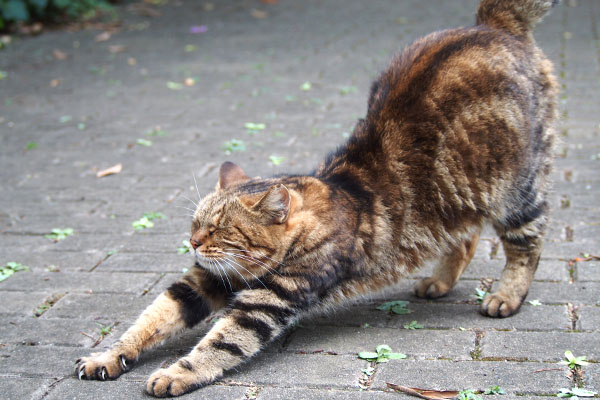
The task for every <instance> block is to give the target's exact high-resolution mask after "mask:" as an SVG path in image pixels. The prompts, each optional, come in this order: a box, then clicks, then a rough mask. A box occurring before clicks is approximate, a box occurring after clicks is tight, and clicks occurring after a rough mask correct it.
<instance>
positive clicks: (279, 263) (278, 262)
mask: <svg viewBox="0 0 600 400" xmlns="http://www.w3.org/2000/svg"><path fill="white" fill-rule="evenodd" d="M225 250H227V251H241V252H244V253H250V255H249V256H250V257H253V258H255V259H257V260H258V258H256V257H254V256H253V255H252V252H251V251H250V250H242V249H225ZM258 254H260V256H261V258H266V259H268V260H271V261H273V262H274V263H277V265H278V266H284V265H285V264H284V263H282V262H280V261H277V260H275V259H273V258H271V257H269V256H266V255H264V254H262V253H258ZM259 261H260V260H259Z"/></svg>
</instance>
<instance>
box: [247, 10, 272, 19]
mask: <svg viewBox="0 0 600 400" xmlns="http://www.w3.org/2000/svg"><path fill="white" fill-rule="evenodd" d="M250 15H252V16H253V17H254V18H258V19H265V18H267V17H268V16H269V13H267V12H266V11H262V10H257V9H256V8H255V9H253V10H252V11H250Z"/></svg>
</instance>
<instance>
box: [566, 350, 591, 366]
mask: <svg viewBox="0 0 600 400" xmlns="http://www.w3.org/2000/svg"><path fill="white" fill-rule="evenodd" d="M565 358H566V360H562V361H560V362H559V364H564V365H568V366H569V369H576V368H580V367H583V366H585V365H588V364H589V362H587V361H586V360H587V357H586V356H581V357H575V356H574V355H573V353H572V352H571V350H567V351H565Z"/></svg>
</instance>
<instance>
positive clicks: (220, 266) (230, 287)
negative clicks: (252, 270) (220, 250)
mask: <svg viewBox="0 0 600 400" xmlns="http://www.w3.org/2000/svg"><path fill="white" fill-rule="evenodd" d="M215 262H216V265H217V267H219V268H220V269H221V270H222V271H223V274H224V275H225V279H227V283H228V284H229V290H230V291H231V292H233V286H231V281H230V280H229V276H228V275H227V271H226V270H225V266H223V265H221V263H220V262H219V260H215Z"/></svg>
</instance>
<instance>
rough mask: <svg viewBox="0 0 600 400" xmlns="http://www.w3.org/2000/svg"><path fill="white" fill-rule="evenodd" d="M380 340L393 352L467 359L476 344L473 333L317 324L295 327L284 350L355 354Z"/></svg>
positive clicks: (373, 345)
mask: <svg viewBox="0 0 600 400" xmlns="http://www.w3.org/2000/svg"><path fill="white" fill-rule="evenodd" d="M380 344H387V345H388V346H390V347H391V348H392V350H393V351H395V352H399V353H406V354H407V355H408V356H409V357H414V358H418V359H423V358H451V359H455V360H470V359H471V356H470V354H469V353H470V352H471V351H472V350H473V349H474V348H475V334H474V333H473V332H462V331H446V330H420V329H419V330H408V329H388V328H360V327H357V328H350V327H328V326H316V327H310V328H299V329H297V330H296V331H295V332H294V333H293V335H292V336H291V338H290V339H289V341H288V343H287V346H286V350H287V351H292V352H296V353H297V352H306V353H312V352H315V351H318V352H328V351H333V352H335V353H338V354H349V355H356V354H357V353H358V352H360V351H375V348H376V347H377V346H378V345H380Z"/></svg>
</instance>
